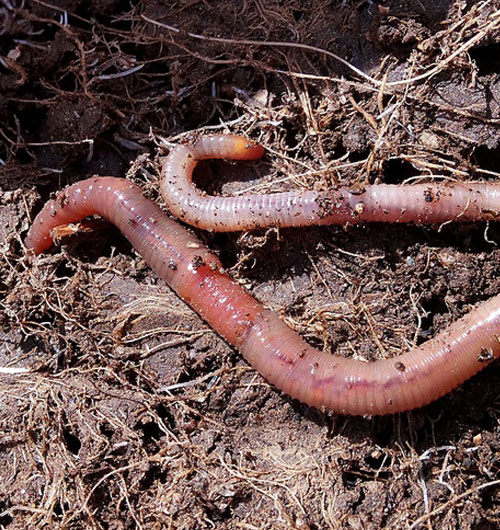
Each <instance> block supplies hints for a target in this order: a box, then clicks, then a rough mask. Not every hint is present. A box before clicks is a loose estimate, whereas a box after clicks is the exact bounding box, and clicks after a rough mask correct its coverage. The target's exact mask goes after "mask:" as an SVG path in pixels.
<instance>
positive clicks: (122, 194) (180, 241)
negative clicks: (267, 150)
mask: <svg viewBox="0 0 500 530" xmlns="http://www.w3.org/2000/svg"><path fill="white" fill-rule="evenodd" d="M261 153H262V149H261V148H260V147H258V146H256V145H255V144H253V143H251V142H249V141H248V140H245V139H242V138H235V137H232V136H230V137H226V136H216V137H208V138H200V139H199V140H198V141H197V142H195V144H194V148H190V147H187V146H182V147H177V148H175V149H174V150H172V152H171V154H170V155H169V157H168V159H167V162H166V164H165V166H164V180H168V175H169V174H173V173H175V174H177V173H179V174H180V176H182V174H183V173H184V174H187V175H190V172H191V171H192V167H193V166H194V164H195V163H196V160H198V159H201V158H222V157H223V158H233V159H254V158H257V157H258V156H259V155H260V154H261ZM165 174H166V175H167V176H165ZM167 184H168V182H167ZM167 187H168V186H167ZM164 188H165V186H163V191H164ZM498 190H499V187H498V185H496V184H489V183H488V184H487V183H483V184H467V185H465V184H455V185H442V184H426V185H416V186H400V187H398V186H393V187H389V186H382V185H380V186H370V187H369V189H367V190H366V191H365V192H364V193H361V194H356V195H354V194H352V193H350V192H348V191H347V190H337V191H336V192H333V196H335V197H336V198H338V197H340V198H341V199H339V202H340V206H339V207H338V213H337V205H336V204H337V200H336V199H335V200H333V201H332V204H331V206H329V207H328V212H329V214H328V218H329V220H331V222H340V221H341V220H346V217H349V219H348V220H349V221H350V222H352V221H354V220H378V221H380V220H389V218H390V220H391V221H392V222H394V221H400V222H402V221H403V220H404V221H407V222H410V221H417V222H420V221H421V222H424V221H425V222H431V221H432V222H434V221H444V220H446V219H452V220H454V219H460V220H465V219H467V220H470V219H476V220H477V219H485V218H491V217H492V216H495V206H498V204H499V202H498V193H499V192H498ZM424 192H425V195H424ZM422 195H423V196H424V198H423V200H422V198H421V196H422ZM177 197H178V201H179V202H180V203H181V204H188V203H189V202H190V200H191V199H186V198H182V196H177ZM295 197H297V195H295ZM427 197H431V198H432V200H429V199H428V198H427ZM351 199H352V202H350V201H351ZM308 200H309V199H308ZM394 200H399V201H402V204H403V205H404V206H402V205H401V203H400V204H396V205H394V204H393V202H392V201H394ZM271 202H272V201H271ZM296 202H300V201H299V199H297V201H295V200H292V199H290V201H288V199H284V204H285V206H287V205H290V206H291V207H292V209H295V204H296ZM303 202H305V203H307V200H306V201H303ZM310 202H312V203H315V204H316V205H317V206H318V207H319V205H318V199H317V198H316V200H311V201H310ZM359 203H362V204H364V209H363V208H360V207H359V206H356V205H358V204H359ZM247 204H248V202H247ZM273 204H276V201H274V203H273ZM346 204H348V205H349V206H346ZM443 204H445V205H446V206H445V212H440V213H436V212H434V210H433V208H435V207H436V206H440V205H443ZM249 208H250V207H249ZM252 208H253V206H252ZM228 209H229V210H231V208H230V207H228ZM238 209H239V208H238ZM264 210H265V209H264ZM352 210H356V212H357V213H356V214H353V212H352ZM361 210H362V211H361ZM370 210H371V212H370ZM386 210H387V211H388V212H389V213H386ZM249 211H251V210H249ZM293 211H295V210H293ZM407 211H411V212H412V213H411V215H410V214H408V213H407ZM433 212H434V213H433ZM94 214H98V215H100V216H102V217H104V218H106V219H107V220H109V221H110V222H112V223H113V224H115V225H116V226H117V227H118V228H119V229H120V230H121V231H122V232H123V234H124V235H125V236H126V237H127V238H128V239H129V240H130V242H131V243H132V245H133V246H134V247H135V248H136V250H137V251H138V252H139V253H140V254H141V255H142V256H143V258H144V259H145V260H146V261H147V262H148V263H149V265H150V266H151V267H152V268H153V269H154V270H155V271H156V273H157V274H158V275H159V276H160V277H161V278H163V279H164V280H165V281H166V282H167V283H168V284H169V285H170V286H171V287H172V289H173V290H174V291H175V292H176V293H177V294H178V295H179V296H180V298H182V300H184V301H185V302H186V303H187V304H189V305H190V306H191V307H192V308H193V309H194V310H195V311H196V312H197V313H198V314H199V315H200V316H201V317H202V318H203V319H204V320H205V321H206V322H207V323H208V324H209V325H210V326H211V327H212V328H213V329H214V330H215V331H217V332H218V333H219V334H220V335H221V336H222V337H224V338H225V340H226V341H228V342H229V343H230V344H232V345H233V346H235V347H236V348H237V349H238V350H239V351H240V352H241V353H242V355H243V356H244V357H245V358H246V360H247V361H248V362H249V363H250V364H251V365H252V366H253V367H254V368H255V369H256V370H258V371H259V372H260V373H261V374H262V375H263V376H264V377H265V378H266V379H268V380H269V381H270V382H271V383H272V384H274V385H275V386H276V387H278V388H280V389H281V390H283V391H284V392H286V393H287V394H289V395H291V396H293V397H294V398H297V399H299V400H301V401H303V402H305V403H308V404H309V405H312V406H315V407H319V408H325V409H331V410H334V411H337V412H340V413H344V414H356V415H366V414H388V413H395V412H401V411H405V410H410V409H413V408H416V407H420V406H422V405H425V404H427V403H429V402H431V401H433V400H435V399H437V398H439V397H441V396H442V395H444V394H446V393H447V392H449V391H450V390H452V389H453V388H455V387H456V386H458V385H460V384H461V383H462V382H463V381H465V380H466V379H468V378H469V377H471V376H472V375H474V374H475V373H476V372H478V371H479V370H481V369H482V368H484V367H485V366H486V365H487V364H489V362H490V361H492V360H493V359H495V358H497V357H499V356H500V295H497V296H496V297H494V298H492V299H490V300H489V301H487V302H485V303H483V304H482V305H480V306H478V307H476V308H475V309H473V310H472V311H471V312H470V313H469V314H467V315H466V316H464V317H463V318H461V319H460V320H458V321H456V322H455V323H453V324H452V325H451V326H449V327H448V328H447V329H445V330H444V331H442V332H440V333H439V334H438V335H437V336H436V337H434V338H433V339H431V340H429V341H427V342H426V343H424V344H422V345H421V346H418V347H416V348H414V349H412V350H410V351H409V352H407V353H405V354H403V355H401V356H399V357H397V358H395V359H381V360H378V361H374V362H371V363H366V362H362V361H359V360H355V359H352V358H344V357H340V356H338V355H330V354H328V353H325V352H323V351H319V350H317V349H315V348H313V347H311V346H310V345H308V344H307V343H306V342H305V341H304V340H303V339H302V338H301V337H299V336H298V335H297V334H296V333H295V332H293V331H292V330H291V329H290V328H289V327H288V326H286V325H285V324H284V323H283V321H282V320H281V319H280V317H279V316H278V315H277V314H276V313H274V312H272V311H270V310H267V309H265V308H264V307H263V306H262V305H261V304H260V303H259V302H258V301H257V300H256V299H255V298H253V297H252V296H251V295H250V294H249V293H248V292H247V291H246V290H245V289H244V288H242V287H241V286H240V285H238V284H237V283H236V282H235V281H233V280H232V279H231V278H230V277H229V276H228V275H227V274H226V273H225V272H224V270H223V268H222V264H221V262H220V260H219V259H218V258H217V256H215V255H214V254H213V253H212V252H211V251H210V250H209V249H208V248H207V247H206V246H205V245H203V244H202V243H201V242H200V241H199V240H198V239H197V238H196V237H195V236H194V235H193V234H192V233H191V232H189V231H187V230H186V229H185V228H183V227H182V226H181V225H180V224H178V223H177V222H175V221H173V220H172V219H170V218H169V217H167V216H166V215H165V214H164V213H163V212H162V210H161V209H160V207H159V206H157V205H156V204H154V203H153V202H151V201H149V200H148V199H146V198H144V197H143V195H142V193H141V190H140V188H139V187H138V186H136V185H134V184H131V183H130V182H128V181H126V180H124V179H120V178H114V177H95V178H91V179H88V180H84V181H82V182H79V183H77V184H73V185H72V186H69V187H67V188H65V189H64V190H62V191H60V192H59V193H58V195H57V196H56V197H55V199H53V200H50V201H48V203H47V204H46V205H45V206H44V208H43V209H42V210H41V212H40V213H39V214H38V215H37V217H36V218H35V220H34V222H33V225H32V227H31V228H30V230H29V233H28V236H27V238H26V247H27V248H28V249H30V250H32V251H33V252H34V253H35V254H40V253H41V252H43V251H44V250H47V249H48V248H49V247H50V246H51V245H52V242H53V241H52V233H53V230H54V229H55V228H57V227H58V226H61V225H65V224H68V223H74V222H77V221H79V220H81V219H83V218H84V217H87V216H89V215H94ZM196 215H197V216H199V215H198V214H196ZM314 215H315V212H314V211H313V209H309V210H308V213H307V215H306V216H305V218H307V219H308V218H309V217H310V216H314ZM353 215H355V217H354V219H352V218H351V217H352V216H353ZM358 216H359V217H358ZM447 216H448V217H447ZM285 217H286V216H285ZM292 217H294V216H293V215H292ZM303 217H304V216H303ZM199 218H200V222H202V221H201V216H199ZM288 218H289V219H290V218H291V217H290V215H288ZM218 219H219V218H218ZM323 220H324V219H320V221H323ZM245 226H246V225H245Z"/></svg>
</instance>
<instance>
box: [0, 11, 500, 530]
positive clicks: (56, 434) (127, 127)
mask: <svg viewBox="0 0 500 530" xmlns="http://www.w3.org/2000/svg"><path fill="white" fill-rule="evenodd" d="M53 3H54V4H57V5H51V2H50V0H46V1H45V0H43V1H42V0H24V1H23V0H3V2H1V3H0V186H1V190H0V191H1V194H0V209H1V214H0V215H1V220H2V222H1V223H0V241H1V244H0V252H1V258H2V259H1V260H0V267H1V274H0V300H1V302H0V322H1V329H0V333H1V339H0V367H1V373H0V403H1V406H0V458H1V462H2V465H1V466H0V528H2V529H4V528H5V529H8V530H14V529H26V528H56V529H59V528H61V529H62V528H65V529H78V528H92V529H94V528H95V529H110V530H111V529H112V530H119V529H127V528H142V529H158V528H171V529H186V530H188V529H212V528H217V529H247V530H251V529H273V530H275V529H278V530H279V529H296V530H299V529H300V530H306V529H308V530H322V529H329V528H331V529H344V528H345V529H353V530H358V529H364V530H368V529H370V530H371V529H380V528H387V529H433V528H434V529H458V528H460V529H473V530H479V529H481V530H492V529H496V528H500V480H499V471H500V394H499V391H498V388H499V385H498V381H499V379H500V364H499V363H498V362H495V363H492V364H491V365H490V366H488V367H487V368H486V369H485V370H484V371H483V372H481V373H480V374H479V375H477V376H476V377H474V378H472V379H471V380H470V381H468V382H466V383H465V384H464V385H463V386H462V387H461V388H459V389H457V390H455V391H454V392H452V393H450V394H449V395H447V396H446V397H444V398H442V399H440V400H439V401H437V402H435V403H432V404H431V405H429V406H427V407H424V408H422V409H419V410H415V411H413V412H409V413H404V414H398V415H394V416H387V417H375V418H359V417H343V416H339V415H336V414H333V413H328V412H322V411H319V410H315V409H312V408H310V407H308V406H306V405H303V404H301V403H299V402H297V401H295V400H293V399H291V398H289V397H288V396H286V395H283V394H282V393H280V392H279V391H277V390H276V389H274V388H273V387H272V386H270V385H269V384H268V383H266V381H265V380H264V379H263V378H262V377H261V376H260V375H259V374H258V373H256V372H255V371H254V370H252V369H251V367H249V366H248V365H247V364H246V363H245V362H244V361H243V360H242V358H241V357H240V355H239V354H238V352H237V351H235V350H234V349H233V348H231V347H230V346H228V345H227V344H226V343H225V342H224V341H223V340H222V339H221V338H220V337H218V336H217V335H216V334H215V333H214V332H213V331H211V330H210V329H209V328H208V327H207V325H206V324H204V323H203V321H201V320H200V319H199V318H198V317H197V316H196V314H194V313H193V312H192V311H191V310H190V309H189V308H188V307H187V306H186V305H185V304H184V303H183V302H182V301H181V300H179V299H178V298H177V297H176V296H175V295H174V294H173V293H172V292H171V291H170V289H169V288H168V286H166V285H165V284H164V283H163V282H162V281H160V280H158V279H157V278H156V277H155V275H154V274H153V273H152V272H151V271H150V269H149V268H148V266H147V265H146V264H145V263H144V261H143V260H142V259H141V257H140V256H138V255H137V254H136V253H135V252H134V250H133V249H132V248H131V246H130V244H129V243H128V242H127V241H126V240H125V239H124V238H123V237H122V236H121V235H120V233H119V232H118V231H117V230H116V229H114V228H113V227H110V226H108V225H100V226H97V227H94V229H93V230H91V231H90V232H86V233H82V234H78V235H77V236H74V237H71V238H68V240H67V241H66V242H65V243H64V244H63V245H62V246H60V247H57V248H55V249H54V250H53V251H52V252H51V253H49V254H47V255H44V256H41V257H39V258H36V259H35V258H34V257H33V256H27V255H25V252H24V248H23V239H24V237H25V235H26V232H27V229H28V227H29V224H30V221H31V220H32V219H33V217H34V215H36V213H37V212H38V211H39V210H40V208H41V206H42V204H43V203H44V201H45V200H47V198H48V197H49V196H50V195H51V193H53V192H54V191H56V190H57V189H59V188H60V187H61V186H63V185H65V184H68V183H72V182H75V181H77V180H80V179H83V178H87V177H89V176H91V175H95V174H97V175H115V176H122V177H127V178H129V179H131V180H133V181H135V182H137V183H139V184H140V185H141V186H142V187H143V188H144V190H145V192H146V194H147V195H149V196H150V197H152V198H153V199H155V200H157V199H158V193H157V183H158V167H159V162H160V161H161V159H162V157H164V156H165V154H166V153H167V152H168V150H169V148H170V147H171V146H172V145H175V144H176V143H178V142H181V141H189V140H190V139H192V138H193V137H194V136H195V135H196V134H200V133H203V132H208V131H227V132H229V131H230V132H235V133H243V134H245V135H247V136H248V137H251V138H253V139H255V140H258V141H260V142H261V143H262V144H263V145H264V146H265V147H266V156H265V157H264V159H263V160H262V161H261V162H258V163H252V164H250V163H248V164H237V165H235V164H229V163H224V162H207V163H205V164H203V165H202V166H201V167H200V168H199V171H197V182H198V184H199V185H200V186H201V187H203V188H204V189H205V190H207V192H210V193H222V194H230V193H235V192H242V191H243V190H250V191H249V192H254V191H256V190H259V191H264V192H270V191H277V190H284V189H292V188H294V189H313V188H314V189H328V188H331V187H332V186H337V185H341V184H349V185H350V186H363V185H364V184H365V183H367V182H388V183H401V182H404V181H407V180H408V179H414V178H416V177H430V176H433V175H443V176H446V177H449V178H453V179H457V180H474V179H475V180H479V179H498V178H500V174H499V173H498V172H497V169H498V167H499V162H500V61H499V59H498V57H499V51H500V17H499V9H500V2H498V1H485V2H474V1H465V0H455V1H452V0H432V1H430V0H407V1H405V2H399V1H392V0H386V1H383V2H382V1H381V2H372V1H354V0H344V1H340V0H339V1H332V0H312V2H311V0H308V1H306V0H269V1H261V0H249V1H246V2H234V1H232V0H221V1H219V2H215V1H210V0H178V1H171V2H163V1H161V0H142V1H139V2H128V1H124V0H58V1H57V2H56V1H55V0H53ZM131 4H134V5H133V6H131ZM166 25H167V26H170V27H171V28H172V27H173V28H177V29H176V30H173V29H171V28H170V29H169V28H168V27H167V26H166ZM177 30H179V31H177ZM188 32H190V33H192V34H197V35H199V36H201V38H200V37H193V36H192V35H190V34H188ZM220 39H226V40H220ZM242 40H244V41H258V42H260V43H262V44H260V45H259V44H258V43H257V42H254V43H253V44H252V43H248V42H246V43H241V42H238V41H242ZM271 42H274V43H281V44H269V43H271ZM265 43H268V44H265ZM298 43H299V44H307V45H308V46H310V47H313V48H314V49H313V48H310V49H304V48H301V47H299V46H297V44H298ZM327 52H328V53H327ZM332 54H335V56H336V57H335V56H334V55H332ZM339 58H341V59H343V60H344V62H342V61H340V60H339ZM354 68H355V69H357V70H355V69H354ZM360 72H361V73H360ZM200 237H202V238H203V239H204V240H205V241H206V242H207V243H208V244H209V245H210V246H211V247H212V248H213V249H214V250H216V251H217V252H219V253H220V255H221V259H222V260H223V262H224V264H225V266H226V267H227V268H228V269H229V270H230V272H231V274H232V275H233V276H234V277H235V278H237V279H238V280H239V281H240V282H241V283H242V284H244V285H246V286H248V288H249V289H250V290H251V292H252V293H253V294H254V295H255V296H256V297H257V298H258V299H259V300H261V301H262V302H263V303H264V304H266V305H267V306H268V307H270V308H272V309H274V310H275V311H277V312H279V313H280V314H282V315H283V316H284V318H285V319H286V320H287V322H288V323H289V325H290V326H292V327H293V328H294V329H296V330H297V331H298V332H300V333H301V334H302V335H303V336H304V337H305V338H306V339H307V340H308V341H309V342H310V343H311V344H313V345H315V346H318V347H320V348H323V349H325V350H326V351H331V352H335V353H336V354H340V355H346V356H352V355H356V356H358V357H359V358H362V359H367V360H371V359H376V358H381V357H387V356H397V355H398V354H400V353H401V352H403V351H404V350H406V349H407V348H408V347H409V346H411V345H412V344H414V343H415V342H416V343H420V342H423V341H424V340H426V339H427V338H428V337H429V336H432V335H434V334H435V333H436V332H437V331H439V330H440V329H442V328H443V327H445V326H446V325H447V324H449V323H450V322H452V321H454V320H455V319H456V318H458V317H459V316H461V315H463V314H465V313H467V312H468V311H469V310H470V308H471V307H472V305H474V304H476V303H479V302H481V301H483V300H486V299H487V298H489V297H491V296H492V295H494V294H496V293H497V292H499V290H500V278H499V275H498V266H497V261H498V258H499V257H500V250H499V247H498V245H499V243H500V227H499V226H498V224H495V223H491V224H485V223H478V224H468V225H459V226H457V225H449V224H448V225H444V226H441V227H424V226H386V225H370V226H359V227H320V228H309V229H303V230H281V231H279V232H278V231H275V230H268V231H259V232H253V233H246V234H217V235H216V234H210V233H201V232H200ZM7 369H10V372H11V373H8V372H9V370H7ZM23 369H24V370H23Z"/></svg>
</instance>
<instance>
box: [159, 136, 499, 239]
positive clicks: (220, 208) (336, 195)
mask: <svg viewBox="0 0 500 530" xmlns="http://www.w3.org/2000/svg"><path fill="white" fill-rule="evenodd" d="M262 153H263V149H262V147H261V146H259V145H256V144H254V143H252V142H248V141H247V140H245V139H244V138H242V137H241V136H232V135H224V134H219V135H212V136H202V137H200V138H199V139H198V140H197V141H196V142H194V144H193V145H178V146H176V147H175V148H174V149H172V151H171V152H170V154H169V156H168V157H167V158H166V160H165V162H164V164H163V167H162V171H161V174H162V179H161V184H160V186H161V193H162V196H163V198H164V200H165V202H166V204H167V206H168V208H169V210H170V212H171V213H172V214H173V215H174V216H175V217H177V218H179V219H181V220H182V221H184V222H186V223H188V224H191V225H194V226H196V227H198V228H202V229H205V230H212V231H215V232H232V231H239V230H252V229H255V228H264V227H283V228H285V227H295V226H309V225H318V224H323V225H330V224H342V225H345V224H347V223H350V224H356V223H361V222H388V223H409V222H414V223H443V222H447V221H475V220H478V219H495V218H496V217H500V182H499V183H491V182H480V183H462V184H461V183H441V184H439V183H432V184H415V185H413V186H411V187H410V186H400V185H390V184H376V185H368V186H366V187H365V188H364V189H363V190H362V191H359V190H358V191H350V190H349V189H348V188H339V189H338V190H334V191H327V192H318V191H305V192H302V193H301V192H283V193H272V194H268V195H250V196H249V195H246V196H237V197H213V196H208V195H204V194H202V193H201V192H200V191H199V190H198V189H197V188H196V187H195V186H194V185H193V182H192V174H193V169H194V168H195V166H196V163H197V161H198V160H203V159H207V158H233V157H235V158H236V159H242V158H243V159H247V160H253V159H256V158H259V157H260V156H261V155H262Z"/></svg>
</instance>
